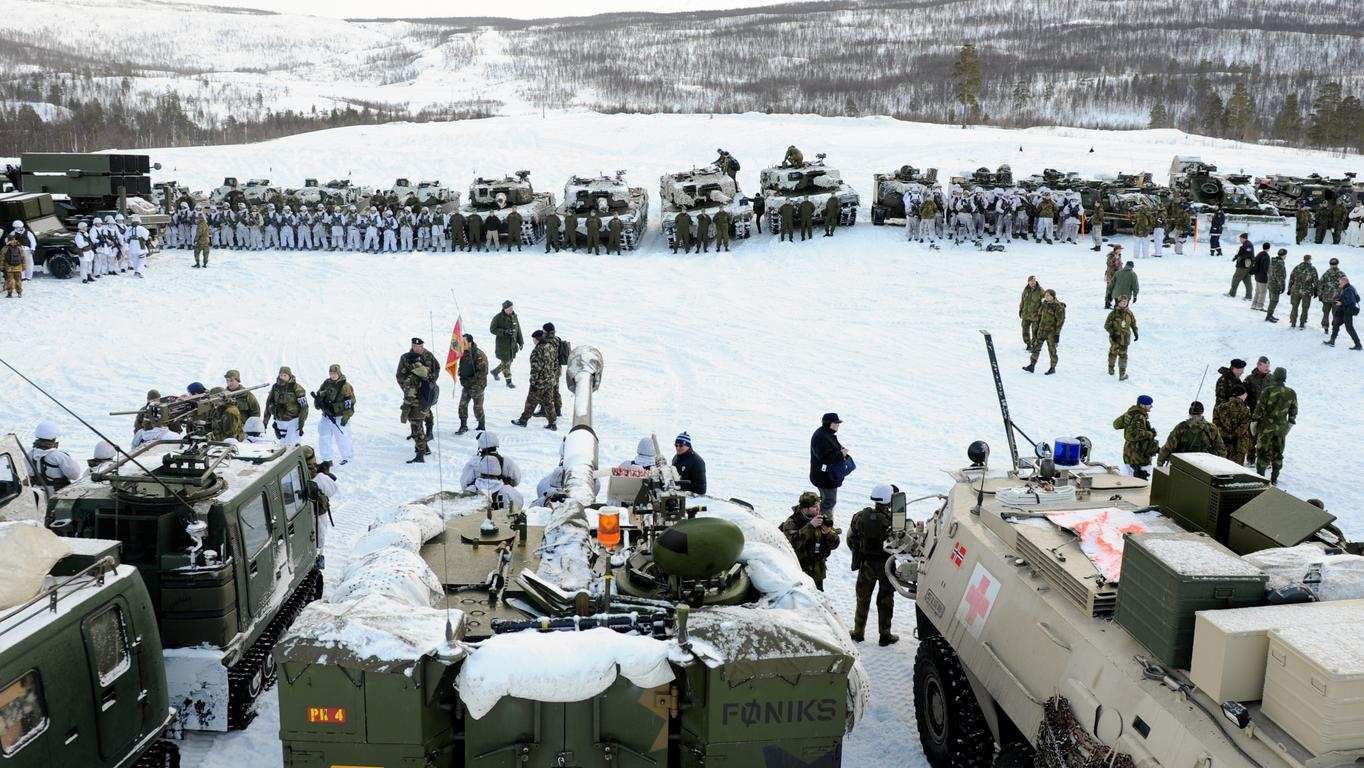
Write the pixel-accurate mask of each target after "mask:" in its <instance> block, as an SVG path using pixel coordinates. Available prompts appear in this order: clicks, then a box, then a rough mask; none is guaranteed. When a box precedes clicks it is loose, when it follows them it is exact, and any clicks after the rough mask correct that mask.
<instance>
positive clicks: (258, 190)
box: [241, 179, 281, 205]
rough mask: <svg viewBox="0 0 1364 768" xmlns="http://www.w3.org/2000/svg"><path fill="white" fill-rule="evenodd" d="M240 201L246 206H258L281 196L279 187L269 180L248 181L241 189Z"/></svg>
mask: <svg viewBox="0 0 1364 768" xmlns="http://www.w3.org/2000/svg"><path fill="white" fill-rule="evenodd" d="M241 193H242V200H244V201H245V202H246V203H248V204H253V205H259V204H262V203H264V202H266V201H267V200H272V199H274V198H275V197H277V196H279V195H280V194H281V190H280V188H279V187H277V186H275V185H274V184H271V183H270V180H269V179H250V180H248V181H247V182H246V184H245V185H244V186H242V188H241Z"/></svg>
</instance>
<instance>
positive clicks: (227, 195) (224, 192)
mask: <svg viewBox="0 0 1364 768" xmlns="http://www.w3.org/2000/svg"><path fill="white" fill-rule="evenodd" d="M245 199H246V197H245V194H244V193H243V191H242V186H241V184H238V183H237V177H236V176H228V177H227V178H225V179H223V183H222V186H220V187H218V188H217V189H214V190H213V191H212V192H210V193H209V195H208V201H209V202H210V203H231V204H233V205H236V204H237V203H239V202H241V201H242V200H245Z"/></svg>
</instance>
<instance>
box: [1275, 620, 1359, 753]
mask: <svg viewBox="0 0 1364 768" xmlns="http://www.w3.org/2000/svg"><path fill="white" fill-rule="evenodd" d="M1262 710H1263V711H1264V713H1265V715H1266V716H1268V717H1269V718H1270V719H1271V720H1273V721H1274V722H1275V723H1278V725H1279V727H1280V728H1283V729H1284V730H1285V731H1287V732H1288V735H1290V736H1292V737H1293V738H1295V739H1297V740H1298V742H1299V743H1301V744H1302V745H1303V746H1304V747H1306V748H1307V750H1308V751H1309V752H1311V753H1312V754H1314V755H1324V754H1327V753H1329V752H1342V751H1346V750H1354V749H1364V636H1361V635H1360V631H1359V626H1358V625H1357V624H1354V625H1352V624H1330V625H1327V626H1320V627H1294V628H1292V629H1276V630H1273V631H1271V632H1270V633H1269V661H1268V662H1267V663H1266V665H1265V694H1264V701H1263V704H1262Z"/></svg>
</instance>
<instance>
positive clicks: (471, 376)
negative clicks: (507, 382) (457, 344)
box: [455, 333, 488, 435]
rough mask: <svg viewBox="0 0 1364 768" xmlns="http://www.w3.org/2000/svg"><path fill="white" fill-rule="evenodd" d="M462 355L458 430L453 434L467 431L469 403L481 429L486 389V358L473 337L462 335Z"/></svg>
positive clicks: (460, 360)
mask: <svg viewBox="0 0 1364 768" xmlns="http://www.w3.org/2000/svg"><path fill="white" fill-rule="evenodd" d="M464 346H465V350H464V355H463V356H461V357H460V358H459V387H460V390H459V429H458V430H456V431H455V434H457V435H462V434H464V433H465V432H468V431H469V403H473V404H474V418H475V419H477V420H478V427H477V429H478V431H479V432H482V431H483V429H484V427H483V392H484V390H486V389H487V388H488V356H487V355H485V354H483V350H482V349H479V347H478V345H477V344H475V343H474V337H473V336H471V335H470V334H467V333H466V334H464Z"/></svg>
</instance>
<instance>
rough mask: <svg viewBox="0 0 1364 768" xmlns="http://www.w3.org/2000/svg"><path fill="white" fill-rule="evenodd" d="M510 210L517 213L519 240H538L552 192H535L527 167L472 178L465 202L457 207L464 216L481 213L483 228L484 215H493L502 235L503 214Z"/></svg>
mask: <svg viewBox="0 0 1364 768" xmlns="http://www.w3.org/2000/svg"><path fill="white" fill-rule="evenodd" d="M512 211H516V212H517V213H519V214H521V242H522V243H538V242H540V238H542V237H544V236H545V219H546V218H548V217H549V215H550V214H551V213H553V212H554V194H553V193H552V192H536V191H535V187H534V186H532V185H531V183H530V171H517V172H516V175H515V176H505V177H503V178H501V179H485V178H482V177H479V178H477V179H475V180H474V183H473V184H470V185H469V200H468V202H466V203H465V204H464V205H462V206H460V209H459V212H460V213H462V214H464V216H465V217H466V218H467V217H469V216H471V215H478V216H479V217H482V218H483V219H484V232H487V217H488V216H489V215H492V216H496V217H497V231H498V234H499V237H506V235H507V215H508V214H510V213H511V212H512Z"/></svg>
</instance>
